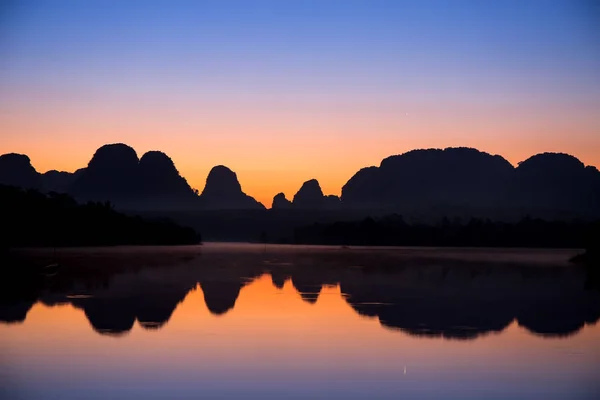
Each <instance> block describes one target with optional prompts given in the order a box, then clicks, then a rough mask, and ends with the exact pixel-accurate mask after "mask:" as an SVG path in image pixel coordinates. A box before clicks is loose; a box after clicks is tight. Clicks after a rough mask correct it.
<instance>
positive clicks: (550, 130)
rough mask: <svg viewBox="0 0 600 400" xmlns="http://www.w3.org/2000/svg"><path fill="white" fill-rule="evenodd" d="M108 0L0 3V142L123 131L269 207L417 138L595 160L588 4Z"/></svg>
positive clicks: (66, 166)
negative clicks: (230, 175) (219, 172)
mask: <svg viewBox="0 0 600 400" xmlns="http://www.w3.org/2000/svg"><path fill="white" fill-rule="evenodd" d="M109 3H110V4H111V5H110V6H107V5H106V2H92V1H90V2H63V1H60V2H46V1H30V0H28V1H23V2H14V3H11V5H9V6H4V7H3V8H2V10H1V11H2V14H1V18H2V20H1V21H0V23H1V24H2V29H1V30H0V39H1V40H0V57H1V58H2V68H1V69H0V135H1V137H0V139H1V140H0V153H8V152H17V153H25V154H27V155H29V156H30V158H31V160H32V164H33V165H34V167H35V168H36V169H37V170H38V171H40V172H45V171H47V170H50V169H58V170H66V171H74V170H76V169H78V168H81V167H84V166H85V165H86V164H87V162H88V161H89V160H90V158H91V156H92V155H93V153H94V151H95V150H96V149H97V148H98V147H100V146H101V145H103V144H106V143H114V142H123V143H126V144H129V145H130V146H132V147H134V148H135V149H136V151H137V152H138V156H140V157H141V155H142V154H143V153H145V152H146V151H148V150H161V151H164V152H165V153H167V154H168V155H169V156H170V157H171V158H172V159H173V160H174V161H175V164H176V166H177V167H178V169H179V171H180V172H181V174H182V175H183V176H184V177H185V178H187V180H188V181H189V183H190V184H191V186H192V187H195V188H197V189H199V190H200V191H201V190H202V188H203V187H204V181H205V179H206V176H207V174H208V172H209V170H210V169H211V167H213V166H214V165H218V164H224V165H226V166H228V167H230V168H231V169H232V170H234V171H235V172H236V173H237V174H238V178H239V180H240V182H241V184H242V188H243V189H244V191H245V192H246V193H248V194H249V195H251V196H254V197H255V198H256V199H257V200H259V201H261V202H263V203H264V204H265V205H266V206H268V207H269V206H270V204H271V200H272V198H273V196H274V195H275V194H276V193H278V192H284V193H285V194H286V196H287V197H288V198H291V197H292V196H293V194H294V193H295V192H296V191H297V190H298V189H299V187H300V185H301V184H302V182H304V181H306V180H308V179H311V178H316V179H318V180H319V182H320V183H321V186H322V188H323V191H324V192H325V193H327V194H340V192H341V187H342V186H343V185H344V183H345V182H346V181H347V180H348V179H349V178H350V177H351V176H352V175H353V174H354V173H355V172H356V171H357V170H358V169H360V168H362V167H366V166H370V165H378V164H379V162H380V161H381V160H382V159H383V158H385V157H387V156H389V155H392V154H398V153H402V152H405V151H408V150H411V149H415V148H430V147H436V148H444V147H450V146H469V147H475V148H478V149H480V150H483V151H486V152H489V153H492V154H500V155H502V156H504V157H505V158H507V159H508V160H509V161H510V162H511V163H513V164H516V163H518V162H520V161H523V160H524V159H526V158H528V157H530V156H531V155H533V154H536V153H540V152H547V151H551V152H565V153H570V154H572V155H574V156H576V157H578V158H579V159H580V160H582V161H583V162H584V163H585V164H588V165H595V166H600V112H598V110H600V74H598V71H600V52H599V50H598V46H597V37H598V32H599V31H598V26H597V24H596V25H594V21H597V19H596V20H594V18H595V17H594V14H593V13H594V12H597V10H589V9H588V6H586V4H587V2H568V1H564V2H550V3H542V2H529V1H526V2H518V6H514V5H509V4H508V3H510V2H497V3H491V2H490V3H488V2H471V3H468V2H462V1H460V2H459V1H457V2H455V3H456V4H455V7H448V8H447V9H445V10H443V12H442V10H441V9H439V7H438V6H437V5H435V4H433V3H432V2H408V1H406V2H404V1H378V2H350V3H348V2H337V1H331V2H326V4H323V3H322V2H300V3H293V2H264V1H258V2H231V1H226V2H194V3H193V4H192V3H189V4H186V7H183V6H182V4H183V3H178V5H171V4H170V3H168V2H151V3H155V4H153V7H149V6H144V7H141V6H140V7H137V6H136V4H137V3H136V2H131V3H126V5H125V4H123V3H121V2H114V3H113V2H109ZM145 4H147V3H145ZM317 5H318V7H317ZM367 5H368V6H367ZM590 7H591V6H590ZM592 8H593V7H592ZM590 13H591V14H590ZM596 16H597V14H596Z"/></svg>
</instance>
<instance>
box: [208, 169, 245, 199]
mask: <svg viewBox="0 0 600 400" xmlns="http://www.w3.org/2000/svg"><path fill="white" fill-rule="evenodd" d="M241 191H242V187H241V185H240V182H239V181H238V178H237V174H236V173H235V172H233V171H232V170H231V169H229V168H227V167H226V166H224V165H217V166H214V167H212V169H211V170H210V172H209V173H208V177H207V178H206V186H205V187H204V191H203V192H202V194H204V195H206V194H209V195H210V194H218V195H222V194H227V193H233V192H235V193H241Z"/></svg>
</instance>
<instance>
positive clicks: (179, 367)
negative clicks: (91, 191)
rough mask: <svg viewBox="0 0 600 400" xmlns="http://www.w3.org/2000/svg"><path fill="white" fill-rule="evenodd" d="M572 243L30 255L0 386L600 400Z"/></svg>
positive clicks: (47, 392)
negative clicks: (562, 246) (558, 246)
mask: <svg viewBox="0 0 600 400" xmlns="http://www.w3.org/2000/svg"><path fill="white" fill-rule="evenodd" d="M575 253H576V252H574V251H569V250H510V249H507V250H490V249H418V248H413V249H409V248H396V249H394V248H385V249H383V248H349V249H348V248H340V247H318V246H275V245H268V246H264V245H250V244H216V243H215V244H210V243H209V244H205V245H203V246H190V247H146V248H133V247H115V248H99V249H59V250H57V252H56V254H54V253H53V252H52V251H51V250H20V251H17V252H15V254H14V256H13V257H12V258H11V259H10V260H9V261H7V262H6V263H5V264H6V265H4V266H3V271H15V270H19V271H25V272H20V273H13V272H5V276H4V278H3V279H2V283H1V284H0V285H1V289H2V296H1V298H0V299H1V301H0V321H2V322H0V367H1V368H0V398H2V399H121V398H127V399H132V398H144V399H155V398H156V399H159V398H160V399H163V398H164V399H175V398H176V399H185V398H190V399H191V398H193V399H196V398H210V399H213V398H214V399H238V398H251V399H255V398H256V399H307V398H311V399H330V398H341V399H398V398H409V399H412V398H419V399H545V400H548V399H597V398H600V326H599V325H598V323H597V322H598V320H599V319H600V285H599V283H598V275H597V274H591V273H590V271H589V270H586V269H585V268H581V267H577V266H573V265H570V264H569V263H568V262H567V260H568V258H569V257H571V256H572V255H573V254H575ZM52 262H58V263H59V264H60V268H58V270H56V271H53V270H52V271H45V272H44V271H41V272H40V271H39V270H38V267H39V266H43V265H46V264H48V263H52ZM9 264H11V265H9Z"/></svg>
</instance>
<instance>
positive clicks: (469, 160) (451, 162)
mask: <svg viewBox="0 0 600 400" xmlns="http://www.w3.org/2000/svg"><path fill="white" fill-rule="evenodd" d="M511 172H513V167H512V165H511V164H510V163H509V162H508V161H506V160H505V159H504V158H502V157H500V156H492V155H490V154H488V153H484V152H480V151H478V150H475V149H470V148H448V149H445V150H439V149H430V150H413V151H410V152H408V153H404V154H401V155H397V156H391V157H388V158H386V159H384V160H383V161H382V162H381V165H380V166H379V167H378V168H377V167H371V168H366V169H362V170H361V171H359V172H358V173H357V174H356V175H354V176H353V177H352V178H351V179H350V180H349V181H348V182H347V183H346V185H344V187H343V188H342V202H343V203H344V204H345V205H347V206H349V207H368V208H375V209H389V210H394V211H405V210H411V209H427V208H429V209H431V208H437V207H465V208H481V207H486V208H491V207H497V206H501V205H502V202H503V200H504V195H505V185H506V183H507V182H508V180H509V179H510V175H511Z"/></svg>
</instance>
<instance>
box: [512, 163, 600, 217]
mask: <svg viewBox="0 0 600 400" xmlns="http://www.w3.org/2000/svg"><path fill="white" fill-rule="evenodd" d="M510 199H511V201H512V202H513V204H516V205H517V206H519V207H523V208H526V209H528V210H534V209H538V210H553V211H555V212H565V213H572V212H575V211H578V212H581V213H585V214H587V213H597V212H598V208H599V207H600V172H598V170H597V169H596V168H594V167H586V166H585V165H584V164H583V163H582V162H581V161H579V160H578V159H577V158H575V157H573V156H571V155H568V154H563V153H543V154H537V155H535V156H533V157H530V158H528V159H527V160H525V161H523V162H521V163H519V165H518V167H517V168H516V169H515V173H514V177H513V179H512V181H511V184H510Z"/></svg>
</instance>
